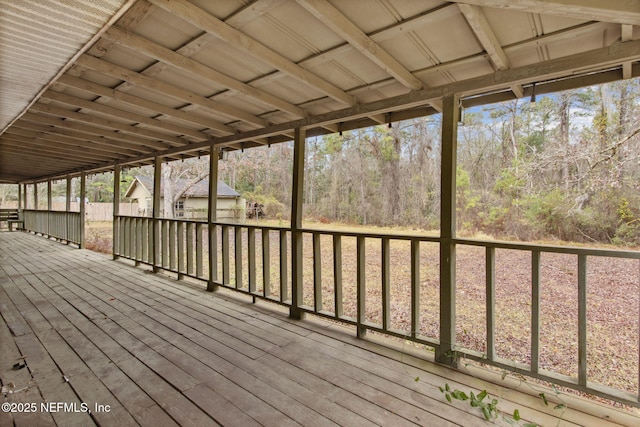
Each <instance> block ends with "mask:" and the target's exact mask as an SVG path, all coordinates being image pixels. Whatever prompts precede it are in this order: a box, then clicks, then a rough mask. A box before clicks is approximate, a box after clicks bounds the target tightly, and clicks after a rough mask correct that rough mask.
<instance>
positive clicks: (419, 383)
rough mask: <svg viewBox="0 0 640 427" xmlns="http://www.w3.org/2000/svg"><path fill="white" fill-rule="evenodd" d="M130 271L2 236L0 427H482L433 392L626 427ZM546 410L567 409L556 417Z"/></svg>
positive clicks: (474, 416) (501, 382)
mask: <svg viewBox="0 0 640 427" xmlns="http://www.w3.org/2000/svg"><path fill="white" fill-rule="evenodd" d="M128 264H129V262H128V261H124V260H120V261H113V260H111V259H110V258H108V257H105V256H104V255H100V254H97V253H94V252H91V251H88V250H77V249H74V248H73V247H71V246H63V245H60V244H59V243H57V242H55V241H53V240H49V239H43V238H41V237H36V236H33V235H29V234H24V233H10V232H1V233H0V309H1V310H0V311H1V312H2V317H0V340H1V342H2V347H1V349H0V369H1V372H0V376H1V377H2V378H3V385H4V386H5V387H11V388H12V391H13V393H11V394H9V395H8V396H9V399H8V402H10V403H11V404H12V405H13V406H11V407H10V409H11V411H4V410H3V411H2V412H1V413H0V425H2V426H5V425H15V426H35V425H60V426H63V425H64V426H72V425H84V426H87V425H94V424H95V425H119V426H129V425H153V426H164V425H192V426H208V425H216V424H221V425H229V426H232V425H237V426H250V425H272V426H282V425H314V426H320V425H349V426H356V425H363V426H364V425H394V426H400V425H438V426H445V425H462V426H480V425H487V423H486V421H485V420H484V419H483V416H482V413H481V412H480V411H478V410H476V408H472V407H471V406H470V405H469V404H468V403H467V402H456V401H454V403H453V404H449V403H448V402H446V400H445V398H444V395H443V394H442V393H441V392H440V390H439V387H444V386H445V384H449V385H450V387H451V388H452V390H453V389H460V390H462V391H465V392H466V393H469V392H470V391H473V392H474V393H476V394H478V393H479V392H480V391H481V390H487V391H488V393H489V395H490V396H491V398H496V399H497V400H498V402H499V403H498V408H499V409H500V410H501V411H504V413H507V414H512V413H513V411H514V410H515V409H518V411H519V413H520V415H521V417H522V419H523V420H526V421H528V422H533V423H537V424H539V425H562V426H572V425H598V426H614V425H637V423H638V418H637V417H634V416H632V415H630V414H629V413H626V412H621V411H618V410H616V409H613V408H611V407H610V406H605V405H601V404H599V403H595V402H593V401H587V400H584V399H582V398H579V397H576V396H571V395H565V394H563V395H561V396H560V398H561V400H557V396H555V395H554V393H553V392H552V391H551V389H549V388H545V387H542V386H537V385H536V386H532V385H530V384H523V383H522V382H519V381H515V380H513V379H510V378H507V379H501V377H500V374H499V373H495V372H491V371H489V370H488V369H484V368H479V367H461V368H460V369H458V370H454V369H450V368H447V367H444V366H442V365H436V364H434V363H431V362H430V361H428V360H427V359H428V356H427V359H425V352H424V351H420V352H418V351H417V349H416V348H415V347H413V346H411V345H410V344H407V343H403V342H401V341H398V342H396V343H395V344H392V345H389V343H388V342H387V343H386V345H380V343H379V341H380V339H381V338H380V337H378V336H374V335H371V334H369V335H368V337H367V339H365V340H363V339H357V338H356V337H354V336H353V334H352V333H350V332H349V331H348V330H347V329H345V328H344V327H343V326H339V325H337V324H336V323H329V322H328V321H325V320H321V319H319V318H308V319H307V320H306V321H304V322H299V321H295V320H291V319H290V317H289V316H288V311H285V310H282V309H279V308H278V307H277V306H274V304H272V303H268V302H264V303H257V304H254V303H252V301H251V299H250V298H246V297H238V296H237V294H233V295H232V294H230V293H226V292H225V291H220V292H216V293H207V292H206V289H205V288H204V286H201V285H199V284H197V283H195V282H194V283H189V282H186V281H181V282H179V283H178V282H177V281H176V280H175V279H173V278H171V277H168V276H165V275H162V274H150V270H146V269H143V268H132V267H131V266H130V265H128ZM417 356H419V357H417ZM539 393H546V395H547V396H549V401H550V402H549V403H550V404H549V405H545V404H544V402H543V400H542V399H541V398H540V397H539ZM560 402H564V403H565V404H566V405H567V407H566V408H565V409H563V410H556V409H554V406H555V405H557V404H558V403H560ZM83 404H84V405H87V406H86V408H88V409H90V411H91V412H90V413H89V412H88V411H85V410H84V408H85V406H82V405H83ZM19 405H20V406H19ZM32 405H36V406H32ZM41 405H49V406H45V407H43V406H41ZM61 405H66V406H61ZM14 406H15V407H14ZM25 408H30V409H35V411H31V412H27V411H28V410H25ZM3 409H4V406H3ZM498 424H505V422H504V420H500V419H498Z"/></svg>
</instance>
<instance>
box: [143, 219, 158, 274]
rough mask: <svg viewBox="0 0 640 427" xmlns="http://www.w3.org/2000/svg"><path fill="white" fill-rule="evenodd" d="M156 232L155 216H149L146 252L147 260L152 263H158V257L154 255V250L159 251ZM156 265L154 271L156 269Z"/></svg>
mask: <svg viewBox="0 0 640 427" xmlns="http://www.w3.org/2000/svg"><path fill="white" fill-rule="evenodd" d="M155 232H156V225H155V220H154V219H153V218H147V245H146V249H145V251H146V253H147V262H148V263H149V264H151V265H153V264H154V263H157V262H158V261H157V260H158V257H157V255H154V252H157V251H158V248H157V247H154V243H153V242H154V240H155V239H154V237H153V236H154V235H155ZM155 267H156V266H155V265H154V271H155Z"/></svg>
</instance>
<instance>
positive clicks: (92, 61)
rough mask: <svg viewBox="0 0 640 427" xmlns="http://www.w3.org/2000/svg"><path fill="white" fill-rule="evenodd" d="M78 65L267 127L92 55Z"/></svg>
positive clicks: (253, 118)
mask: <svg viewBox="0 0 640 427" xmlns="http://www.w3.org/2000/svg"><path fill="white" fill-rule="evenodd" d="M76 64H77V65H80V66H83V67H86V68H89V69H91V70H93V71H96V72H99V73H102V74H106V75H108V76H110V77H115V78H116V79H120V80H123V81H127V82H129V83H131V84H133V85H135V86H138V87H140V88H143V89H148V90H151V91H154V92H158V93H161V94H163V95H166V96H170V97H171V98H174V99H178V100H180V101H182V102H185V103H189V104H195V105H197V106H199V107H201V108H204V109H206V110H209V111H210V112H212V113H214V114H222V115H224V116H227V117H229V118H231V119H235V120H242V121H245V122H247V123H250V124H252V125H257V126H266V125H267V122H266V120H264V119H261V118H259V117H256V116H254V115H253V114H249V113H247V112H246V111H243V110H240V109H239V108H235V107H232V106H230V105H224V104H221V103H219V102H216V101H213V100H211V99H208V98H206V97H204V96H200V95H197V94H195V93H193V92H190V91H188V90H185V89H182V88H179V87H176V86H173V85H170V84H168V83H164V82H162V81H160V80H157V79H153V78H151V77H148V76H145V75H143V74H140V73H137V72H135V71H131V70H129V69H127V68H124V67H121V66H119V65H116V64H113V63H111V62H107V61H105V60H102V59H99V58H95V57H93V56H91V55H82V56H81V57H80V58H78V60H77V61H76Z"/></svg>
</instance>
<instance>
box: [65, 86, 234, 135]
mask: <svg viewBox="0 0 640 427" xmlns="http://www.w3.org/2000/svg"><path fill="white" fill-rule="evenodd" d="M57 83H59V84H62V85H65V86H68V87H70V88H74V89H80V90H82V91H86V92H89V93H93V94H95V95H98V96H99V97H101V98H107V99H108V100H116V101H119V102H123V103H125V104H129V105H132V106H134V107H138V108H142V109H146V110H148V111H150V112H156V113H160V114H163V115H165V116H168V117H172V118H175V119H178V120H181V121H183V122H186V123H192V124H196V125H199V126H202V127H205V128H209V129H212V130H214V131H217V132H219V133H222V134H224V135H229V134H232V133H234V129H233V128H232V127H230V126H226V125H223V124H222V123H220V122H218V121H215V120H211V119H209V118H207V117H204V116H201V115H199V114H188V113H186V112H184V111H181V110H177V109H175V108H171V107H167V106H166V105H162V104H159V103H157V102H153V101H149V100H147V99H145V98H141V97H139V96H135V95H131V94H128V93H126V92H122V91H119V90H115V89H111V88H108V87H105V86H102V85H99V84H97V83H94V82H91V81H89V80H85V79H81V78H79V77H74V76H69V75H65V76H62V77H61V78H60V79H59V80H58V81H57ZM94 102H98V101H97V100H96V101H94Z"/></svg>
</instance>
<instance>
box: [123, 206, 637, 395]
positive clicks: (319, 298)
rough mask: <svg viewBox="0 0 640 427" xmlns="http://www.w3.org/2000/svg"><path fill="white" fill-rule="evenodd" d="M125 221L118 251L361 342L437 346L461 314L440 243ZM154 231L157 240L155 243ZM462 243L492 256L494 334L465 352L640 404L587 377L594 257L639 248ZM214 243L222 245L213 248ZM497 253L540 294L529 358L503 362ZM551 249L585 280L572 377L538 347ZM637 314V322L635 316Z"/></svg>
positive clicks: (488, 267)
mask: <svg viewBox="0 0 640 427" xmlns="http://www.w3.org/2000/svg"><path fill="white" fill-rule="evenodd" d="M117 223H118V226H119V229H120V237H119V239H118V241H117V244H116V247H115V255H118V256H121V257H124V258H129V259H132V260H135V261H138V262H141V263H146V264H149V265H152V266H154V267H156V268H159V269H163V270H167V271H171V272H174V273H177V274H178V275H179V277H182V276H188V277H193V278H196V279H201V280H205V281H209V280H211V281H212V282H213V283H214V284H215V285H217V286H222V287H225V288H230V289H233V290H236V291H239V292H242V293H245V294H248V295H251V296H253V297H258V298H263V299H266V300H269V301H274V302H277V303H279V304H283V305H286V306H290V307H291V306H292V304H293V303H292V301H294V298H293V297H294V295H295V296H296V297H297V298H296V299H295V300H297V301H298V304H297V307H296V308H297V309H299V310H300V311H302V312H308V313H315V314H317V315H320V316H324V317H328V318H331V319H334V320H338V321H341V322H344V323H348V324H352V325H354V326H355V327H356V330H357V332H358V334H359V335H363V334H364V333H365V332H366V331H376V332H380V333H383V334H386V335H390V336H395V337H399V338H402V339H404V340H409V341H413V342H415V343H419V344H424V345H426V346H428V347H430V348H432V349H437V348H438V347H439V346H440V338H439V323H440V319H441V315H442V314H444V315H445V316H451V315H453V316H455V312H456V308H460V307H461V306H456V303H455V298H454V299H453V306H452V307H440V306H439V296H438V293H439V279H440V277H439V267H440V266H439V258H438V255H439V249H440V243H441V239H440V238H439V237H430V236H414V235H400V234H374V233H359V232H334V231H320V230H311V229H303V230H291V229H289V228H285V227H263V226H257V225H247V224H226V223H214V224H211V225H209V224H207V223H206V222H204V221H193V220H191V221H189V220H176V219H158V220H155V222H154V220H152V219H150V218H143V217H125V216H119V217H117ZM154 227H157V238H158V239H159V240H158V244H157V245H156V246H154V244H153V242H154ZM210 231H211V234H210V233H209V232H210ZM294 237H295V238H298V239H300V240H299V241H300V242H302V245H301V248H300V249H299V250H300V252H299V253H295V254H294V253H292V244H293V241H292V238H294ZM452 243H453V244H454V245H455V247H456V248H458V249H459V250H464V251H466V250H470V249H469V248H476V249H479V250H482V251H483V255H481V256H480V258H484V262H483V263H482V264H484V277H482V276H478V275H476V276H475V277H474V278H473V280H475V281H476V282H478V283H480V282H483V285H484V286H482V287H481V288H482V289H481V291H480V292H481V293H483V294H484V295H483V297H484V298H482V296H479V299H480V300H481V299H484V304H483V307H480V306H479V307H478V308H477V310H475V311H478V312H481V311H484V322H483V325H482V327H480V329H482V330H483V331H484V334H483V335H484V336H483V337H480V339H479V341H480V343H478V345H477V346H476V347H479V348H472V347H473V345H469V342H467V341H466V340H465V339H464V338H463V337H462V336H463V335H464V334H463V331H460V330H459V331H458V332H457V336H458V344H457V346H455V356H456V357H465V358H469V359H474V360H478V361H480V362H482V363H485V364H489V365H493V366H496V367H498V368H500V369H504V370H506V371H513V372H518V373H522V374H526V375H529V376H532V377H535V378H539V379H542V380H547V381H551V382H553V383H555V384H559V385H563V386H567V387H571V388H574V389H577V390H581V391H585V392H588V393H592V394H595V395H598V396H602V397H606V398H610V399H614V400H618V401H620V402H624V403H626V404H632V405H636V406H638V398H639V396H640V394H639V391H638V388H639V387H640V380H639V379H638V375H640V374H636V378H635V380H634V379H631V383H632V384H633V385H632V386H630V387H631V389H625V390H620V389H614V388H612V387H609V386H606V385H602V384H599V383H596V382H594V381H592V378H591V376H590V374H589V372H590V371H589V369H590V368H592V367H593V365H591V366H590V365H589V363H588V362H589V361H588V358H587V355H588V354H589V351H590V348H589V345H591V344H589V343H588V339H587V325H588V315H587V288H588V286H597V285H596V284H589V283H588V279H587V278H588V274H587V271H588V266H589V263H590V262H591V261H592V260H594V261H595V260H598V261H601V260H604V261H605V262H607V263H610V261H609V260H612V259H630V260H638V259H640V252H635V251H618V250H601V249H586V248H572V247H560V246H550V245H546V246H545V245H530V244H520V243H500V242H486V241H478V240H468V239H453V241H452ZM210 248H215V250H214V251H212V252H210V250H209V249H210ZM496 251H516V252H517V253H518V254H521V255H526V256H525V258H529V259H530V276H529V278H525V279H522V280H520V279H518V280H520V281H521V282H523V283H524V284H525V285H526V286H525V287H526V288H528V289H530V293H528V292H523V295H524V296H523V298H525V297H526V298H525V299H527V298H529V295H530V301H529V302H528V303H524V304H522V307H518V310H517V312H518V313H520V314H522V315H523V316H524V317H525V318H527V319H529V322H528V323H529V325H528V326H526V327H524V328H523V329H522V330H523V331H524V332H522V334H523V335H528V336H524V337H516V338H517V339H523V342H524V344H522V348H521V350H523V353H524V357H523V359H524V360H519V359H521V358H519V357H510V358H509V357H503V356H502V355H500V354H499V352H498V351H497V345H496V330H497V327H498V326H501V325H502V323H499V322H496V307H497V304H496V283H497V282H496ZM553 254H556V255H566V256H571V257H574V258H575V259H576V261H577V262H576V263H575V265H574V266H573V267H572V266H571V265H567V266H566V269H567V270H570V271H571V273H570V275H571V276H572V277H575V278H576V279H577V301H576V304H577V319H574V322H573V323H575V324H577V327H576V333H577V351H576V352H575V354H573V350H563V351H566V353H567V354H561V355H560V356H559V357H561V358H576V359H577V372H575V373H574V374H572V373H567V372H564V371H563V370H560V371H557V370H556V371H554V369H553V365H550V366H546V365H545V366H544V369H543V366H542V365H541V345H540V342H541V339H543V338H544V330H543V329H542V328H541V309H542V306H541V297H540V296H541V293H542V288H541V283H542V281H543V270H542V269H541V259H542V257H545V256H552V255H553ZM293 257H299V264H298V267H297V268H298V269H299V270H298V271H293V270H292V267H291V266H292V264H293V262H292V261H293ZM407 261H408V262H407ZM459 262H460V261H459ZM210 266H211V267H210ZM507 268H509V267H508V266H507ZM563 268H565V267H563ZM294 275H297V277H294ZM527 283H528V284H527ZM392 284H393V286H392ZM637 297H638V296H637V295H636V296H635V298H637ZM627 315H631V316H633V319H635V320H636V321H637V320H638V313H637V312H635V313H631V314H629V313H627ZM572 316H573V315H572ZM516 321H517V319H506V320H504V321H502V322H516ZM524 323H527V322H524ZM636 324H637V322H636ZM557 327H567V328H568V327H569V326H565V325H557ZM527 329H528V330H527ZM634 333H635V334H636V337H635V341H633V342H635V344H631V345H632V346H633V347H634V348H633V349H632V351H631V353H633V351H635V354H636V356H635V362H634V363H635V365H636V373H637V372H638V358H639V357H640V355H638V336H637V335H638V332H637V331H635V332H634ZM512 339H513V338H512ZM632 360H633V358H632Z"/></svg>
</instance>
